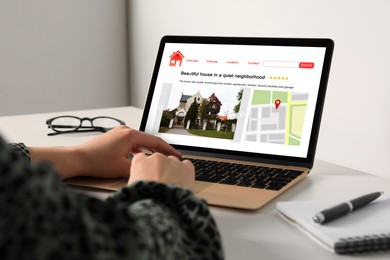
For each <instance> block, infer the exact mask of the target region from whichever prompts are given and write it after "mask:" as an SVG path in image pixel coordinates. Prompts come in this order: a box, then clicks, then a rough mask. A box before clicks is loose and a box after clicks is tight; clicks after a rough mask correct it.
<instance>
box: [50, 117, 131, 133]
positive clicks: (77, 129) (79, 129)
mask: <svg viewBox="0 0 390 260" xmlns="http://www.w3.org/2000/svg"><path fill="white" fill-rule="evenodd" d="M61 117H70V118H74V119H77V120H79V122H80V124H79V125H78V126H76V127H74V126H70V125H56V126H55V127H54V128H53V125H52V122H53V121H54V120H56V119H59V118H61ZM102 118H103V119H104V118H107V119H111V120H114V121H117V122H118V123H119V125H126V123H125V122H124V121H122V120H120V119H117V118H114V117H110V116H97V117H92V118H90V117H77V116H71V115H63V116H56V117H53V118H50V119H48V120H46V124H47V127H48V128H51V129H52V130H53V131H54V132H53V133H48V134H47V135H49V136H52V135H59V134H67V133H83V132H102V133H105V132H107V131H109V130H111V129H112V127H111V128H108V127H102V126H95V125H94V124H93V121H94V120H96V119H102ZM84 121H88V122H90V123H91V125H90V126H84V125H83V122H84ZM58 128H72V130H65V131H61V130H58Z"/></svg>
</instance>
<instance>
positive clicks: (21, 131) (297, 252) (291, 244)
mask: <svg viewBox="0 0 390 260" xmlns="http://www.w3.org/2000/svg"><path fill="white" fill-rule="evenodd" d="M67 114H68V115H75V116H80V117H94V116H112V117H116V118H119V119H122V120H124V121H125V122H126V123H127V125H128V126H130V127H132V128H134V129H138V127H139V124H140V120H141V116H142V110H141V109H138V108H134V107H119V108H106V109H94V110H83V111H68V112H56V113H45V114H33V115H20V116H7V117H0V132H1V134H2V135H3V136H4V137H6V138H7V139H8V141H11V142H24V143H25V144H26V145H27V146H54V145H74V144H79V143H81V142H83V141H85V140H87V139H89V138H91V137H93V136H96V135H98V134H99V133H77V134H65V135H57V136H47V133H48V132H50V131H51V130H50V129H47V126H46V123H45V122H46V119H49V118H51V117H54V116H59V115H67ZM379 190H383V191H385V192H386V193H387V194H390V180H389V179H385V178H381V177H376V176H372V175H369V174H366V173H363V172H358V171H356V170H352V169H349V168H345V167H341V166H337V165H334V164H331V163H328V162H324V161H320V160H316V161H315V164H314V168H313V170H312V171H311V173H310V174H309V176H308V177H307V178H306V179H305V180H303V181H302V182H300V183H299V184H298V185H296V186H295V187H293V188H291V189H290V190H288V191H287V192H285V193H284V194H282V195H281V196H280V197H278V198H277V199H276V200H274V201H272V202H271V203H269V204H268V205H266V206H265V207H263V208H262V209H260V210H257V211H242V210H234V209H227V208H219V207H211V211H212V213H213V215H214V217H215V219H216V221H217V224H218V226H219V228H220V230H221V233H222V237H223V242H224V247H225V252H226V257H227V259H240V260H246V259H267V260H268V259H297V260H302V259H315V260H319V259H356V258H358V259H389V257H390V252H389V251H387V252H379V253H378V252H375V253H367V254H363V255H357V256H348V255H347V256H340V255H336V254H334V253H332V252H330V251H327V250H326V249H324V248H322V247H321V246H320V245H318V244H317V243H315V242H314V241H312V240H311V239H310V238H309V237H308V236H307V235H306V234H303V233H302V232H301V231H299V230H298V229H297V228H296V227H294V226H292V225H291V224H289V223H287V222H286V221H285V220H284V219H282V218H281V217H280V216H278V215H277V213H276V211H275V204H276V202H277V201H285V200H312V199H332V198H339V197H351V198H352V197H355V196H358V195H361V194H364V193H368V192H371V191H379ZM92 195H95V196H99V197H102V198H103V197H106V196H108V195H109V193H108V192H94V193H93V194H92ZM389 217H390V216H389Z"/></svg>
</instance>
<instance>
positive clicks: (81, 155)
mask: <svg viewBox="0 0 390 260" xmlns="http://www.w3.org/2000/svg"><path fill="white" fill-rule="evenodd" d="M10 147H11V148H12V149H10ZM143 147H144V148H147V149H149V150H151V151H153V152H154V154H152V155H151V156H146V155H145V154H143V153H141V152H140V151H141V150H140V149H141V148H143ZM130 153H133V154H134V157H133V159H132V160H129V159H128V155H129V154H130ZM178 158H181V154H180V153H179V152H178V151H176V150H175V149H174V148H173V147H171V146H170V145H168V144H167V143H165V142H164V141H163V140H162V139H160V138H157V137H154V136H151V135H148V134H146V133H143V132H139V131H136V130H132V129H130V128H128V127H125V126H120V127H117V128H114V129H113V130H111V131H109V132H107V133H105V134H102V135H100V136H98V137H96V138H94V139H91V140H90V141H87V142H85V143H83V144H81V145H78V146H73V147H29V148H26V147H25V146H24V145H23V144H13V145H7V144H6V143H5V142H4V141H3V140H2V139H1V137H0V205H1V207H0V255H1V258H2V259H223V249H222V244H221V238H220V234H219V231H218V229H217V227H216V224H215V222H214V220H213V218H212V216H211V214H210V212H209V210H208V208H207V205H206V203H205V202H204V201H202V200H200V199H199V198H197V197H196V196H195V195H194V194H193V193H192V192H191V191H190V189H191V188H192V187H193V185H194V167H193V165H192V164H191V162H190V161H188V160H183V161H180V160H179V159H178ZM29 161H31V162H29ZM129 174H130V177H129V183H128V184H129V186H128V187H126V188H123V189H122V190H120V191H118V192H116V193H115V194H113V195H112V196H110V197H109V198H108V199H107V200H106V201H101V200H98V199H95V198H92V197H88V196H86V195H84V194H82V193H80V192H76V191H74V190H71V189H68V188H67V187H66V186H65V185H63V184H62V182H61V178H62V179H66V178H70V177H75V176H81V175H82V176H93V177H101V178H108V177H118V176H129Z"/></svg>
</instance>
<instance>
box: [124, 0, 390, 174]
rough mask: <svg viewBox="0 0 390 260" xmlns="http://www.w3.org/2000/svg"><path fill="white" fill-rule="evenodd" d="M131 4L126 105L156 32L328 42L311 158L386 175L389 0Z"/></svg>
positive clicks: (144, 73) (139, 85) (145, 79)
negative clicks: (328, 64)
mask: <svg viewBox="0 0 390 260" xmlns="http://www.w3.org/2000/svg"><path fill="white" fill-rule="evenodd" d="M131 3H132V4H131V6H130V38H131V42H130V57H131V63H130V71H131V74H130V75H131V79H130V83H131V84H130V85H131V104H132V105H135V106H138V107H143V106H144V102H145V99H146V94H147V90H148V87H149V82H150V77H151V73H152V69H153V65H154V61H155V55H156V52H157V47H158V44H159V40H160V38H161V37H162V36H163V35H166V34H183V35H232V36H258V37H265V36H276V37H281V36H285V37H329V38H332V39H334V41H335V43H336V46H335V53H334V59H333V65H332V69H331V75H330V81H329V85H328V92H327V99H326V103H325V109H324V115H323V121H322V128H321V132H320V139H319V144H318V149H317V158H319V159H323V160H327V161H331V162H333V163H337V164H340V165H344V166H347V167H351V168H355V169H358V170H362V171H365V172H368V173H372V174H377V175H382V176H386V177H389V178H390V171H388V166H390V165H389V163H388V161H389V159H390V134H389V133H390V113H389V111H390V109H389V106H390V102H389V97H390V84H389V83H388V82H389V77H388V73H389V71H390V63H389V60H390V50H389V46H390V34H389V32H388V26H389V24H390V15H389V10H390V1H388V0H371V1H366V0H343V1H340V0H327V1H312V0H290V1H283V0H263V1H253V0H241V1H237V0H218V1H217V0H197V1H193V0H164V1H160V0H133V1H132V2H131Z"/></svg>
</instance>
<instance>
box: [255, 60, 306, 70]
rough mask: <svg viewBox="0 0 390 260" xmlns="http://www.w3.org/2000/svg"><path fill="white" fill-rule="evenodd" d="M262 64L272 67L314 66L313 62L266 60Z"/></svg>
mask: <svg viewBox="0 0 390 260" xmlns="http://www.w3.org/2000/svg"><path fill="white" fill-rule="evenodd" d="M263 66H264V67H273V68H295V69H312V68H314V62H301V61H275V60H266V61H264V62H263Z"/></svg>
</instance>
